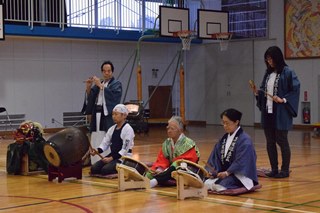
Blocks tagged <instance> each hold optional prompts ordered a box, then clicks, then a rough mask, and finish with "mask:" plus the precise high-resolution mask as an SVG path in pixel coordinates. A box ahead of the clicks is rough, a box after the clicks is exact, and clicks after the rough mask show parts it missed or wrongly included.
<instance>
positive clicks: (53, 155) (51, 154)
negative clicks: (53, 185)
mask: <svg viewBox="0 0 320 213" xmlns="http://www.w3.org/2000/svg"><path fill="white" fill-rule="evenodd" d="M43 151H44V154H45V156H46V158H47V160H48V161H49V163H51V164H52V165H53V166H55V167H59V166H60V164H61V159H60V157H59V155H58V153H57V152H56V150H55V149H54V148H53V147H52V146H50V145H49V144H46V145H44V148H43Z"/></svg>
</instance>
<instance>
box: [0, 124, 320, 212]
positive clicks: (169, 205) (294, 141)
mask: <svg viewBox="0 0 320 213" xmlns="http://www.w3.org/2000/svg"><path fill="white" fill-rule="evenodd" d="M244 129H245V131H247V132H248V133H249V134H250V135H251V137H252V139H253V140H254V143H255V147H256V152H257V156H258V161H257V166H258V168H269V163H268V158H267V153H266V149H265V139H264V135H263V131H262V130H261V129H257V128H253V127H244ZM222 134H223V129H222V127H221V126H207V127H192V126H188V127H187V131H186V135H188V136H189V137H191V138H193V139H194V140H195V141H196V142H197V144H198V146H199V148H200V151H201V156H202V157H201V160H200V164H203V163H202V161H203V160H204V161H206V160H207V158H208V156H209V154H210V152H211V150H212V148H213V145H214V144H215V143H216V142H217V140H218V138H219V137H221V136H222ZM312 135H313V133H312V131H309V130H294V131H291V132H290V133H289V139H290V144H291V151H292V160H291V170H292V172H291V175H290V177H289V178H286V179H270V178H262V177H261V178H260V179H259V182H260V183H261V184H262V188H261V189H260V190H259V191H257V192H255V193H249V194H243V195H240V196H224V195H209V196H208V197H206V198H204V199H196V198H194V199H186V200H183V201H180V200H177V198H176V188H175V187H156V188H154V189H150V190H141V189H140V190H128V191H123V192H120V191H118V189H117V179H111V180H109V179H101V178H93V177H89V175H88V171H89V168H88V167H85V168H84V169H83V178H82V179H81V180H77V179H75V178H68V179H66V180H64V181H62V183H58V181H57V179H55V180H54V181H53V182H49V181H48V176H47V175H32V176H14V175H8V174H7V173H6V166H5V165H6V150H7V146H8V144H10V143H12V142H13V141H12V139H11V140H10V139H9V140H8V139H0V212H68V213H69V212H137V213H143V212H148V213H149V212H204V211H208V210H209V211H215V212H246V213H249V212H320V139H317V138H313V137H312ZM49 136H50V135H45V137H49ZM165 137H166V132H165V127H164V126H163V127H152V128H151V129H150V132H149V134H148V135H143V134H141V135H136V138H135V147H134V150H133V151H134V158H135V159H137V160H140V161H142V162H149V161H154V160H155V158H156V155H157V152H158V150H159V148H160V144H161V143H162V141H163V140H164V138H165ZM280 160H281V158H280Z"/></svg>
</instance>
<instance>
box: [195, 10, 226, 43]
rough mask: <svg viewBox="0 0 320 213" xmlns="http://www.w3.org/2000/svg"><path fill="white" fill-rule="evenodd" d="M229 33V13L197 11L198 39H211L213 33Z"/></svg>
mask: <svg viewBox="0 0 320 213" xmlns="http://www.w3.org/2000/svg"><path fill="white" fill-rule="evenodd" d="M226 32H229V13H228V12H225V11H217V10H203V9H198V37H199V38H201V39H212V34H214V33H226Z"/></svg>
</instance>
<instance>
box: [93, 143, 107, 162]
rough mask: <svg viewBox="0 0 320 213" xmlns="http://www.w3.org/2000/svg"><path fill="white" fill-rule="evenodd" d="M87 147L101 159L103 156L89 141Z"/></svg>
mask: <svg viewBox="0 0 320 213" xmlns="http://www.w3.org/2000/svg"><path fill="white" fill-rule="evenodd" d="M89 149H92V150H93V151H94V152H95V153H96V154H97V155H98V156H99V157H100V158H101V159H103V158H104V157H103V156H102V155H101V154H100V153H99V152H98V151H97V150H96V149H94V148H93V147H92V145H91V143H89Z"/></svg>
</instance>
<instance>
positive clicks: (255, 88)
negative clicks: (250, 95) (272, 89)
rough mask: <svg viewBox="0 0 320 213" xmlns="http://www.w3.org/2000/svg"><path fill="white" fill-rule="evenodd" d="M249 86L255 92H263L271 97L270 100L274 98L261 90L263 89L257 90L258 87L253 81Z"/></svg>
mask: <svg viewBox="0 0 320 213" xmlns="http://www.w3.org/2000/svg"><path fill="white" fill-rule="evenodd" d="M249 85H250V88H251V89H252V90H253V92H256V91H262V92H264V94H265V95H267V96H269V97H270V98H273V95H271V94H269V93H267V92H266V91H264V90H261V89H259V90H257V87H256V85H255V84H254V81H253V80H249Z"/></svg>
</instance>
